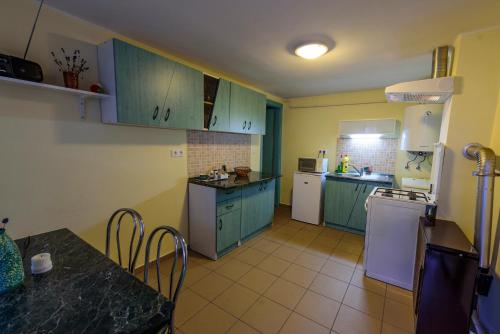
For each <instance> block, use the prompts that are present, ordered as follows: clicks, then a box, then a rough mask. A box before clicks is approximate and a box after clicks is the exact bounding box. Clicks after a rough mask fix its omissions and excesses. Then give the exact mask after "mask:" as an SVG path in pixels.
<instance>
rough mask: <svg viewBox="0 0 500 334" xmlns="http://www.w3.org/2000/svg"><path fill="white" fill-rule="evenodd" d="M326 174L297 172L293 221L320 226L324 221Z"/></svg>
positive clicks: (294, 177)
mask: <svg viewBox="0 0 500 334" xmlns="http://www.w3.org/2000/svg"><path fill="white" fill-rule="evenodd" d="M324 190H325V173H304V172H295V174H294V175H293V199H292V219H295V220H299V221H302V222H305V223H309V224H314V225H319V224H321V222H322V221H323V196H324Z"/></svg>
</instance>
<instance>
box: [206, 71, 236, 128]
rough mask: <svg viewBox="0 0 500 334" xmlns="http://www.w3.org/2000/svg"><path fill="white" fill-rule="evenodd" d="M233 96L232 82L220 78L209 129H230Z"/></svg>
mask: <svg viewBox="0 0 500 334" xmlns="http://www.w3.org/2000/svg"><path fill="white" fill-rule="evenodd" d="M230 97H231V83H230V82H229V81H227V80H224V79H219V84H218V86H217V95H216V96H215V102H214V109H213V111H212V118H211V120H210V125H209V128H208V129H209V130H211V131H230V130H231V128H230V126H229V115H230V114H229V102H230Z"/></svg>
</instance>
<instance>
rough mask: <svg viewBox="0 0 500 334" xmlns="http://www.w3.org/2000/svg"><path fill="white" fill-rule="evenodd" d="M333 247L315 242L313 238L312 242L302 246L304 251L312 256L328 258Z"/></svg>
mask: <svg viewBox="0 0 500 334" xmlns="http://www.w3.org/2000/svg"><path fill="white" fill-rule="evenodd" d="M334 248H335V246H331V245H326V244H321V243H317V242H316V241H314V240H313V242H312V243H311V244H310V245H309V246H307V247H306V248H304V252H305V253H308V254H312V255H314V256H318V257H321V258H325V259H328V258H329V257H330V254H331V253H332V251H333V249H334Z"/></svg>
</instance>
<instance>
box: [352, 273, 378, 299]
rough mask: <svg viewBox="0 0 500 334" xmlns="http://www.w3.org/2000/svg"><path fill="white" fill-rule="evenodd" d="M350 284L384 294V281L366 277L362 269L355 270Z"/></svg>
mask: <svg viewBox="0 0 500 334" xmlns="http://www.w3.org/2000/svg"><path fill="white" fill-rule="evenodd" d="M351 284H352V285H355V286H357V287H359V288H363V289H365V290H368V291H371V292H374V293H376V294H379V295H381V296H385V290H386V285H387V284H385V283H384V282H381V281H377V280H376V279H373V278H370V277H367V276H366V275H365V273H364V271H362V270H355V271H354V275H353V276H352V279H351Z"/></svg>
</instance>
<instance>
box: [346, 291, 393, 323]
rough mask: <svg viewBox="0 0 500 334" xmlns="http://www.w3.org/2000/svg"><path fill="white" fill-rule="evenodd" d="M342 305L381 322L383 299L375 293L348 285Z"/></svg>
mask: <svg viewBox="0 0 500 334" xmlns="http://www.w3.org/2000/svg"><path fill="white" fill-rule="evenodd" d="M343 303H344V304H345V305H347V306H350V307H352V308H355V309H356V310H358V311H361V312H364V313H366V314H368V315H370V316H372V317H374V318H377V319H379V320H382V314H383V312H384V297H382V296H380V295H377V294H376V293H373V292H370V291H368V290H364V289H361V288H358V287H357V286H354V285H349V288H348V289H347V292H346V294H345V297H344V301H343Z"/></svg>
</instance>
